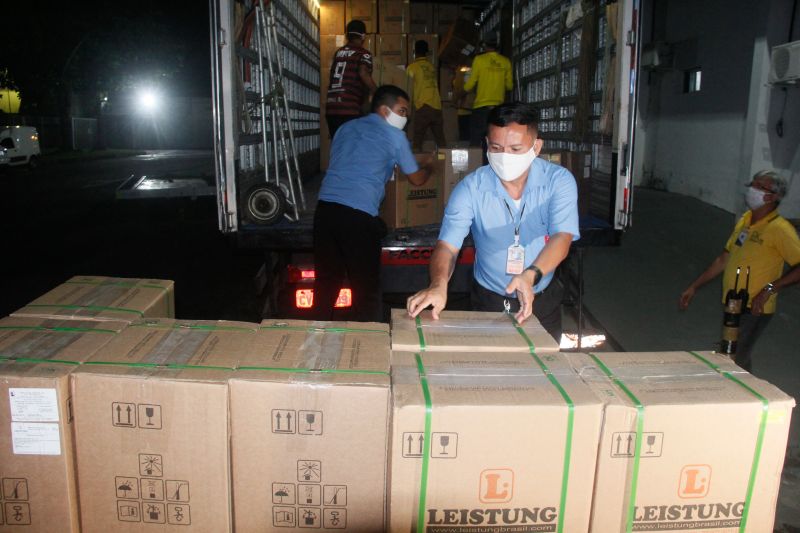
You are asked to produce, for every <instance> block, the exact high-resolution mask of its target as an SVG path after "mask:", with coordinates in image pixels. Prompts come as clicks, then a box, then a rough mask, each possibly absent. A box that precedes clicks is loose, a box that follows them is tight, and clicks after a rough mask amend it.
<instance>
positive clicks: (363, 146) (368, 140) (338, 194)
mask: <svg viewBox="0 0 800 533" xmlns="http://www.w3.org/2000/svg"><path fill="white" fill-rule="evenodd" d="M395 165H398V166H400V170H402V171H403V173H405V174H412V173H414V172H416V171H418V170H419V165H418V164H417V160H416V159H415V158H414V154H412V153H411V145H410V144H409V142H408V138H407V137H406V134H405V133H404V132H403V130H399V129H397V128H395V127H394V126H392V125H390V124H389V123H388V122H386V120H385V119H384V118H383V117H381V116H380V115H378V114H377V113H370V114H369V115H367V116H365V117H361V118H358V119H355V120H350V121H348V122H345V123H344V124H342V126H341V127H339V129H338V130H336V136H334V138H333V143H332V144H331V159H330V163H329V165H328V171H327V172H326V173H325V178H324V179H323V180H322V187H321V188H320V191H319V199H320V200H325V201H326V202H336V203H337V204H342V205H346V206H348V207H352V208H353V209H359V210H361V211H364V212H366V213H369V214H370V215H372V216H377V215H378V208H379V207H380V205H381V201H382V200H383V196H384V194H385V191H386V189H385V186H386V182H387V181H389V178H390V177H391V176H392V171H393V170H394V167H395Z"/></svg>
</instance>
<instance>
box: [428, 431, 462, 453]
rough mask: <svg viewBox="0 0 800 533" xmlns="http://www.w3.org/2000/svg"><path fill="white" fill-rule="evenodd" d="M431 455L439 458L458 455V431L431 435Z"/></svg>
mask: <svg viewBox="0 0 800 533" xmlns="http://www.w3.org/2000/svg"><path fill="white" fill-rule="evenodd" d="M431 457H435V458H439V459H455V458H456V457H458V433H434V434H433V435H431Z"/></svg>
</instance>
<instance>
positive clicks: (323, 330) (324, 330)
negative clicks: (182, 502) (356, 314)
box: [258, 325, 388, 333]
mask: <svg viewBox="0 0 800 533" xmlns="http://www.w3.org/2000/svg"><path fill="white" fill-rule="evenodd" d="M258 329H285V330H289V331H306V332H308V333H388V332H387V331H385V330H382V329H367V328H326V327H303V326H278V325H273V326H259V327H258Z"/></svg>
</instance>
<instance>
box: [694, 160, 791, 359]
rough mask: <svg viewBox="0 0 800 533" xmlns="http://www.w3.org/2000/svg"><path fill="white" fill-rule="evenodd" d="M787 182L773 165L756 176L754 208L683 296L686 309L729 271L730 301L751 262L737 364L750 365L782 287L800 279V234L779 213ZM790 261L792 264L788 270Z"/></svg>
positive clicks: (725, 282) (749, 197) (750, 196)
mask: <svg viewBox="0 0 800 533" xmlns="http://www.w3.org/2000/svg"><path fill="white" fill-rule="evenodd" d="M786 188H787V186H786V181H785V180H784V179H783V178H781V177H780V176H779V175H778V174H776V173H775V172H773V171H769V170H762V171H761V172H758V173H757V174H756V175H755V176H753V180H752V181H751V182H750V183H748V184H747V190H746V191H745V194H744V201H745V204H746V205H747V207H749V208H750V210H749V211H747V212H746V213H745V214H744V215H743V216H742V218H740V219H739V221H738V222H737V224H736V227H735V228H734V229H733V233H731V236H730V237H729V238H728V242H727V243H726V245H725V249H724V250H723V252H722V253H721V254H720V255H719V256H718V257H717V258H716V259H714V261H712V263H711V264H710V265H709V266H708V268H706V270H705V271H704V272H703V273H702V274H700V276H699V277H698V278H697V279H696V280H695V281H693V282H692V284H691V285H689V287H687V288H686V290H685V291H683V293H682V294H681V298H680V302H679V306H680V308H681V309H686V308H687V307H689V303H690V302H691V301H692V298H694V294H695V291H696V290H697V289H699V288H700V287H702V286H703V285H705V284H706V283H708V282H709V281H711V280H712V279H714V278H715V277H717V276H718V275H719V274H722V273H724V274H723V278H722V298H723V304H724V300H725V295H726V294H727V292H728V290H730V289H732V288H733V287H734V280H735V277H736V269H737V267H741V268H742V272H743V273H744V272H746V271H747V268H748V267H749V268H750V287H749V295H750V298H749V300H748V303H747V309H746V310H745V311H744V312H743V313H742V315H741V318H740V321H739V339H738V343H737V344H738V346H737V348H736V358H735V361H736V364H737V365H739V366H741V367H742V368H744V369H745V370H748V371H749V370H750V369H751V362H752V361H751V355H752V353H753V347H754V345H755V342H756V340H757V339H758V337H759V336H760V335H761V333H762V332H763V331H764V329H765V328H766V327H767V324H769V322H770V320H771V319H772V316H773V314H774V313H775V309H776V304H777V301H776V300H777V294H778V292H779V291H781V290H782V289H784V288H785V287H787V286H789V285H793V284H795V283H798V282H800V239H798V237H797V231H795V229H794V227H793V226H792V225H791V224H790V223H789V221H787V220H786V219H785V218H783V217H782V216H780V215H779V214H778V204H779V203H780V201H781V199H782V198H783V197H784V196H785V195H786ZM784 263H787V264H788V265H789V266H790V267H792V268H791V270H789V272H787V273H786V274H784V273H783V268H784ZM742 283H743V282H742V281H740V283H739V288H741V287H742Z"/></svg>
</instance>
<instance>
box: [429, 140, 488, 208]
mask: <svg viewBox="0 0 800 533" xmlns="http://www.w3.org/2000/svg"><path fill="white" fill-rule="evenodd" d="M438 157H439V159H444V179H443V186H442V205H443V206H444V207H446V206H447V200H448V198H450V193H452V192H453V189H455V187H456V185H458V182H460V181H461V180H462V179H464V176H466V175H467V174H469V173H470V172H473V171H474V170H476V169H477V168H478V167H480V166H482V165H483V149H481V148H448V149H445V150H439V154H438Z"/></svg>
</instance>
